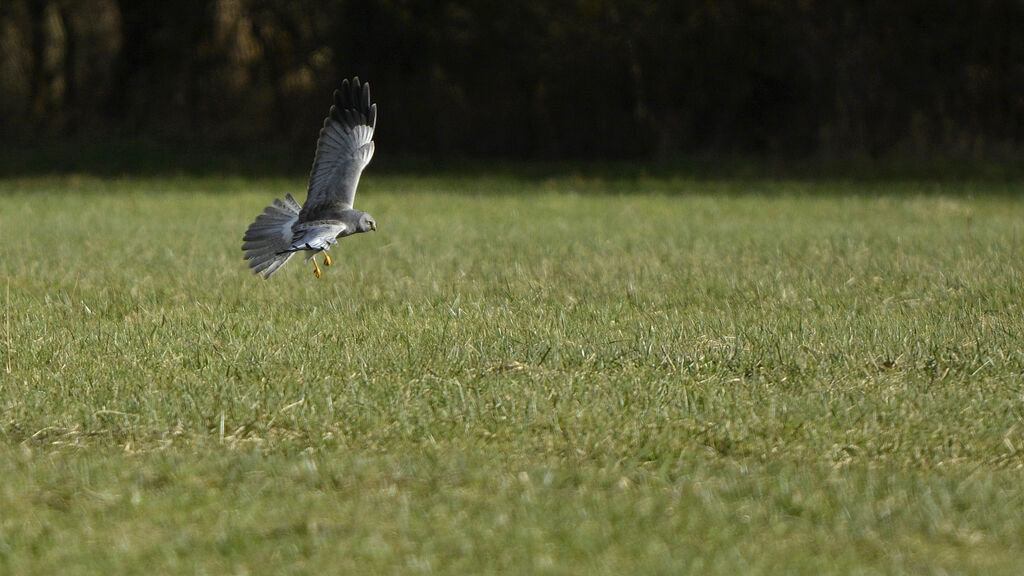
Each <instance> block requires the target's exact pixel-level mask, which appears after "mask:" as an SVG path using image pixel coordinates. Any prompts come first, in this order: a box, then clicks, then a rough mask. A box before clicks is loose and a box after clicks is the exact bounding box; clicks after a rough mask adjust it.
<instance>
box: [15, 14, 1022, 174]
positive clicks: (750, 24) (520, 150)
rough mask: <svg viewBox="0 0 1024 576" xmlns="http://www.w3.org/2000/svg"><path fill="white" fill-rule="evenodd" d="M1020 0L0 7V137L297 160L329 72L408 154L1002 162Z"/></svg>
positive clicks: (1015, 135)
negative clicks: (934, 157) (293, 151)
mask: <svg viewBox="0 0 1024 576" xmlns="http://www.w3.org/2000/svg"><path fill="white" fill-rule="evenodd" d="M1022 31H1024V2H1021V1H1020V0H978V1H962V0H951V1H943V0H939V1H935V0H928V1H925V0H905V1H900V2H893V1H891V0H865V1H862V2H837V1H821V0H776V1H770V0H762V1H754V0H748V1H742V0H731V1H715V0H704V1H694V0H678V1H662V2H659V1H644V0H604V1H602V0H576V1H568V2H543V1H534V0H522V1H519V0H474V1H465V2H457V1H445V0H175V1H173V2H170V1H166V0H51V1H44V0H0V88H2V94H0V136H2V137H4V138H5V139H6V140H7V141H8V142H12V141H17V142H38V141H52V140H56V139H70V140H72V141H74V140H75V139H81V140H83V141H89V140H92V141H94V140H97V139H100V140H103V139H122V138H128V139H132V138H137V139H146V140H148V141H153V142H165V143H168V144H171V145H181V144H182V143H184V142H189V143H210V144H216V143H231V144H232V145H246V143H249V144H250V145H252V146H259V145H261V143H266V142H292V143H295V144H297V145H299V144H301V145H302V146H303V151H304V152H308V149H309V148H310V146H311V144H310V140H311V138H312V136H313V134H315V131H316V129H317V128H318V127H319V123H320V121H321V119H322V118H323V116H324V114H325V112H326V106H327V104H328V102H329V94H330V91H331V90H332V88H334V87H335V86H337V85H338V84H339V83H340V80H341V79H342V78H343V77H345V76H349V75H352V74H359V75H360V76H361V77H362V78H363V79H365V80H369V81H370V82H371V83H372V85H373V87H374V96H375V99H376V100H377V102H378V103H379V106H380V125H379V128H378V140H379V141H381V140H385V139H386V141H387V143H388V144H387V146H388V149H389V150H391V151H395V152H404V153H409V154H420V155H443V154H462V155H467V156H486V157H491V156H505V157H513V158H538V157H545V158H552V157H553V158H587V157H592V158H634V157H640V158H645V157H646V158H650V157H667V156H669V157H670V156H672V155H676V154H694V153H701V154H703V153H712V154H713V153H729V154H746V153H755V154H799V155H807V154H822V155H834V156H844V155H880V154H920V155H928V154H941V155H944V156H948V155H958V156H970V157H975V156H991V155H1005V154H1016V153H1019V152H1020V151H1021V149H1022V148H1024V32H1022Z"/></svg>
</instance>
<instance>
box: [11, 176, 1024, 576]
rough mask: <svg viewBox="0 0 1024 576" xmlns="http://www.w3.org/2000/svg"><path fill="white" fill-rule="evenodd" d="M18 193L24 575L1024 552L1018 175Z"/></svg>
mask: <svg viewBox="0 0 1024 576" xmlns="http://www.w3.org/2000/svg"><path fill="white" fill-rule="evenodd" d="M302 188H303V184H302V183H301V182H299V181H286V180H245V179H226V178H214V177H209V178H187V177H181V178H148V179H125V180H97V179H90V178H29V179H20V180H8V181H4V182H0V201H2V204H0V234H2V238H3V240H4V241H3V245H2V246H0V273H2V274H3V277H2V280H0V297H2V298H3V322H2V323H0V329H3V330H4V333H3V335H2V337H3V341H2V342H0V354H3V358H2V359H0V360H2V361H0V478H2V481H0V572H10V573H12V574H32V573H38V574H53V573H62V572H64V571H66V570H67V569H68V567H69V566H74V567H76V570H77V571H80V572H83V573H97V574H98V573H103V574H109V573H137V572H139V571H140V570H144V569H145V570H156V571H157V572H161V573H196V572H205V573H214V572H224V573H246V572H248V573H281V572H313V571H319V572H324V573H339V572H347V573H396V574H399V573H400V574H405V573H430V572H440V573H457V574H466V573H483V572H491V573H530V574H532V573H559V574H561V573H579V574H591V573H598V574H602V573H603V574H625V573H673V574H676V573H694V574H716V573H717V574H739V573H780V572H791V573H807V574H820V573H829V572H835V573H899V572H911V573H918V572H934V573H940V572H946V573H986V574H995V573H1006V574H1015V573H1019V572H1020V571H1021V570H1022V569H1024V551H1022V549H1021V548H1020V542H1024V491H1021V490H1020V486H1021V485H1022V481H1024V387H1022V380H1024V376H1022V374H1024V346H1022V339H1021V335H1022V334H1024V310H1022V289H1021V283H1022V280H1024V276H1022V272H1024V235H1022V232H1024V204H1022V203H1021V201H1020V200H1018V199H1017V195H1018V194H1019V193H1020V192H1021V191H1022V190H1020V189H1019V187H1018V186H1017V185H1014V184H999V185H993V184H972V183H970V182H960V183H957V184H955V185H937V184H934V183H928V184H925V183H914V182H886V181H875V182H873V183H870V184H858V183H856V182H794V181H760V180H747V181H742V182H741V181H728V180H719V181H692V180H686V179H670V178H643V177H640V178H636V179H618V180H602V179H588V178H581V177H575V178H574V177H565V178H556V179H516V178H512V177H507V176H500V177H487V176H483V175H478V176H472V177H465V178H457V177H453V176H446V177H423V178H415V177H408V176H377V177H371V175H370V174H368V175H367V177H366V179H365V181H364V183H363V190H362V191H361V193H360V196H359V199H358V206H359V207H360V208H362V209H364V210H367V211H369V212H370V213H371V214H373V215H374V217H375V219H376V220H377V223H378V226H379V231H378V232H376V233H373V234H363V235H359V236H355V237H352V238H348V239H345V240H344V241H342V242H341V243H340V245H339V246H338V247H337V248H336V249H335V250H333V251H332V252H333V256H334V258H335V262H336V264H335V265H334V266H332V267H330V268H327V269H325V271H324V277H323V278H322V279H320V280H317V279H316V278H314V277H313V273H312V268H311V266H310V265H308V264H304V263H303V262H302V261H301V260H299V259H293V261H292V262H290V263H289V264H288V265H287V266H286V267H285V268H284V269H283V270H282V271H281V272H279V273H278V275H277V276H275V277H274V278H273V279H272V280H270V281H262V280H260V279H258V278H256V277H254V276H252V275H251V274H249V272H248V270H247V269H246V267H245V265H244V262H243V261H242V260H241V250H240V249H239V248H240V238H241V235H242V232H243V231H244V229H245V227H246V225H247V224H248V222H249V221H250V220H251V219H252V218H253V217H255V215H256V214H257V213H258V212H259V211H260V210H261V209H262V208H263V206H265V205H266V204H268V203H269V202H270V201H271V200H272V199H273V198H274V197H275V196H282V195H283V194H285V193H287V192H291V193H293V194H295V195H296V196H299V197H301V196H302V193H301V190H302Z"/></svg>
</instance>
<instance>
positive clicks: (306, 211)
mask: <svg viewBox="0 0 1024 576" xmlns="http://www.w3.org/2000/svg"><path fill="white" fill-rule="evenodd" d="M376 124H377V105H376V104H371V103H370V84H369V83H366V84H360V82H359V77H358V76H357V77H355V78H353V79H352V82H349V81H348V80H345V81H344V82H342V84H341V90H335V91H334V104H333V105H332V106H331V112H330V114H328V116H327V119H325V120H324V127H323V128H322V129H321V130H320V139H319V140H318V141H317V143H316V155H315V156H314V158H313V169H312V170H311V171H310V173H309V190H308V195H307V196H306V203H305V204H304V205H303V206H302V213H301V214H300V215H299V222H303V221H306V220H307V219H308V216H309V215H310V213H311V212H316V210H317V208H319V207H320V206H322V205H324V204H328V203H341V204H344V205H345V206H346V207H348V208H351V207H352V201H353V200H354V199H355V197H356V186H358V185H359V175H360V174H362V173H363V168H366V165H367V164H369V163H370V158H372V157H373V140H372V138H373V128H374V126H375V125H376Z"/></svg>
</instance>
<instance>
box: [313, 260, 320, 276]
mask: <svg viewBox="0 0 1024 576" xmlns="http://www.w3.org/2000/svg"><path fill="white" fill-rule="evenodd" d="M313 274H316V277H317V278H319V277H320V266H318V265H317V263H316V258H314V259H313Z"/></svg>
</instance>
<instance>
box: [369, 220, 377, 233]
mask: <svg viewBox="0 0 1024 576" xmlns="http://www.w3.org/2000/svg"><path fill="white" fill-rule="evenodd" d="M370 230H373V231H374V232H376V231H377V223H376V222H370Z"/></svg>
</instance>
